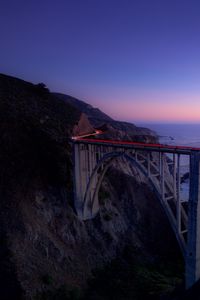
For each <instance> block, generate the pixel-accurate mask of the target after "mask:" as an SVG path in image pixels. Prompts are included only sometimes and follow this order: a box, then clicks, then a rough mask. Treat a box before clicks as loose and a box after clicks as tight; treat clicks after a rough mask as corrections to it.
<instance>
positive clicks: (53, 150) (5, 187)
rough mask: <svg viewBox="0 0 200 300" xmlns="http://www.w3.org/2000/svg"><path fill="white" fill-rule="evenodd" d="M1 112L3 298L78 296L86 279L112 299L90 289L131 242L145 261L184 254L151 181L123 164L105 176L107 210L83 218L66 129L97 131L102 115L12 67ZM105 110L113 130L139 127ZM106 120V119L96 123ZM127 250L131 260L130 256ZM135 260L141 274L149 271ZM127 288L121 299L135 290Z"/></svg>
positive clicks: (1, 83) (0, 86) (2, 88)
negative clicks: (78, 211)
mask: <svg viewBox="0 0 200 300" xmlns="http://www.w3.org/2000/svg"><path fill="white" fill-rule="evenodd" d="M79 108H80V107H79ZM84 113H85V114H86V115H87V112H86V111H84ZM98 113H99V111H98ZM0 114H1V127H0V136H1V148H0V166H1V173H0V186H1V188H0V193H1V195H0V196H1V197H0V199H1V200H0V242H1V244H0V245H1V246H0V262H1V266H2V267H1V269H0V279H1V280H0V293H1V295H2V296H3V297H2V299H11V298H13V299H77V297H78V296H77V294H76V292H77V288H79V289H81V290H86V291H87V292H85V293H86V295H88V296H87V298H86V299H97V298H98V299H112V298H105V297H104V296H101V295H100V294H97V295H96V296H94V294H91V293H90V292H89V291H88V290H87V289H88V285H87V281H88V279H89V278H91V277H92V276H93V277H94V270H95V269H100V268H101V269H102V268H104V267H106V266H107V265H108V263H109V262H111V261H112V260H113V259H115V258H116V257H124V255H125V254H124V253H125V252H124V251H125V249H127V247H128V248H129V249H131V250H129V252H131V253H132V255H133V254H134V255H133V256H134V257H135V260H136V261H146V262H148V263H153V264H155V263H158V262H159V261H162V260H160V258H161V257H164V260H166V259H169V258H170V257H171V256H173V255H175V254H174V253H178V250H177V245H176V242H175V240H174V237H173V234H172V232H171V230H170V228H169V226H168V221H167V219H166V217H165V215H164V213H163V211H162V208H161V207H160V204H159V202H158V200H157V199H156V198H155V196H154V194H153V192H152V191H151V190H150V189H149V187H148V185H147V182H145V181H144V180H138V176H137V174H135V176H134V177H133V176H131V175H130V174H128V173H127V174H125V175H124V174H123V172H122V171H120V170H119V169H116V168H115V167H114V166H113V167H112V168H111V170H110V171H109V173H107V175H106V177H105V178H104V181H103V183H102V187H101V190H100V195H99V199H100V206H101V209H100V213H99V214H98V216H97V217H96V218H95V219H93V220H89V221H80V220H79V219H78V218H77V216H76V213H75V211H74V207H73V197H72V195H73V180H72V178H73V174H72V159H71V154H72V152H71V146H70V144H68V142H67V137H69V136H71V135H72V134H73V131H74V132H75V133H76V134H77V133H81V132H86V131H87V130H89V131H91V130H93V126H94V124H95V121H93V122H92V124H91V123H89V122H88V120H87V118H86V117H85V116H84V115H82V113H81V111H80V110H78V109H77V108H75V107H74V106H72V105H70V104H69V103H66V102H65V101H61V99H60V98H58V97H57V95H55V94H51V93H50V92H49V91H48V90H47V89H46V88H45V87H44V86H42V85H33V84H30V83H27V82H24V81H22V80H19V79H16V78H12V77H9V76H5V75H0ZM91 118H93V117H92V113H91V115H90V116H88V119H91ZM105 118H108V119H107V123H108V127H109V126H110V127H111V128H112V130H113V131H112V134H113V135H112V134H111V135H110V136H111V137H113V136H114V135H115V133H116V135H117V136H116V137H117V138H120V137H123V138H126V139H131V138H132V135H129V132H128V131H129V129H128V128H129V126H130V131H132V128H133V127H132V126H134V125H128V124H126V125H124V123H119V122H114V121H112V120H110V118H109V117H107V116H106V117H105ZM94 119H95V117H94ZM104 121H105V120H104ZM113 122H114V123H113ZM101 124H102V120H98V122H96V124H95V125H101ZM117 126H119V128H118V127H117ZM134 129H135V133H136V132H137V135H138V138H139V139H143V138H144V136H147V134H146V133H147V132H148V139H149V140H150V139H151V138H150V136H151V134H150V132H149V131H148V130H147V131H146V129H144V130H142V131H141V130H140V129H138V128H136V127H135V126H134ZM135 133H134V136H135ZM139 133H141V136H140V134H139ZM154 138H155V137H154V136H153V134H152V139H154ZM146 141H147V139H146ZM134 249H137V251H136V252H137V253H136V252H134V251H135V250H134ZM172 252H173V253H172ZM123 259H124V260H123V261H124V263H123V265H126V264H128V260H127V255H125V257H124V258H123ZM137 266H138V264H137ZM136 269H137V270H136ZM136 269H134V270H135V271H133V273H134V274H138V276H140V275H139V272H138V268H136ZM131 274H132V273H131ZM131 284H132V285H133V286H134V282H132V283H131ZM10 285H11V286H12V288H10ZM100 285H101V284H99V286H100ZM135 286H136V284H135ZM87 293H88V294H87ZM120 293H121V294H120ZM120 293H119V297H118V298H116V299H129V298H128V296H127V297H126V296H123V291H122V292H120ZM131 295H132V296H131V297H132V298H133V294H131ZM56 297H57V298H56ZM81 297H84V295H83V296H80V297H79V298H81ZM95 297H96V298H95ZM120 297H121V298H120ZM132 298H130V299H132ZM135 299H137V298H135ZM138 299H139V298H138Z"/></svg>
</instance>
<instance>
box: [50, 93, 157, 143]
mask: <svg viewBox="0 0 200 300" xmlns="http://www.w3.org/2000/svg"><path fill="white" fill-rule="evenodd" d="M54 95H55V96H56V97H58V98H59V99H61V100H63V101H64V102H65V103H67V104H70V105H72V106H73V107H75V108H77V109H79V110H81V111H82V112H83V113H85V114H86V115H87V117H88V119H89V121H90V123H91V124H92V125H93V126H94V127H97V128H98V127H102V126H103V127H104V128H105V129H106V133H105V134H104V135H102V138H107V139H111V138H112V139H117V140H127V141H128V140H134V141H143V142H155V141H157V136H156V133H155V132H153V131H152V130H150V129H148V128H141V127H137V126H135V125H134V124H131V123H128V122H120V121H116V120H113V119H112V118H110V117H109V116H108V115H106V114H105V113H103V112H102V111H101V110H100V109H98V108H94V107H93V106H92V105H90V104H87V103H85V102H83V101H80V100H78V99H76V98H73V97H71V96H68V95H64V94H59V93H55V94H54ZM105 125H106V126H105Z"/></svg>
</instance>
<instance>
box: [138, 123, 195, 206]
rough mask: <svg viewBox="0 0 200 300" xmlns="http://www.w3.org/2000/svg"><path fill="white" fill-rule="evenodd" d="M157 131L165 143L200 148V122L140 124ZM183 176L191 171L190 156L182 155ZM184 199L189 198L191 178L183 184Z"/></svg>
mask: <svg viewBox="0 0 200 300" xmlns="http://www.w3.org/2000/svg"><path fill="white" fill-rule="evenodd" d="M138 126H142V127H146V128H149V129H152V130H153V131H155V132H156V133H157V135H158V137H159V143H160V144H165V145H178V146H191V147H197V148H200V124H138ZM180 171H181V176H183V175H184V174H185V173H187V172H189V157H188V155H181V157H180ZM180 192H181V198H182V200H188V199H189V179H188V180H185V181H184V182H183V183H182V184H181V191H180Z"/></svg>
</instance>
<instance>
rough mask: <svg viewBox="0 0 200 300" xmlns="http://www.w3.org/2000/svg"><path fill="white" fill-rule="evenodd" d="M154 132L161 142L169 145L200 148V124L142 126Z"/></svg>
mask: <svg viewBox="0 0 200 300" xmlns="http://www.w3.org/2000/svg"><path fill="white" fill-rule="evenodd" d="M138 126H142V127H147V128H150V129H152V130H154V131H155V132H156V133H157V134H158V136H159V142H160V143H163V144H168V145H181V146H191V147H200V124H140V125H138Z"/></svg>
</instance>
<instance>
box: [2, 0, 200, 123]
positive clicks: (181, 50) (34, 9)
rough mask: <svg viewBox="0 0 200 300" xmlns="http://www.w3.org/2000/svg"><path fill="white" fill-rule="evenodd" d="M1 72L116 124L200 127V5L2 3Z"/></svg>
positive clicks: (146, 0)
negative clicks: (71, 99)
mask: <svg viewBox="0 0 200 300" xmlns="http://www.w3.org/2000/svg"><path fill="white" fill-rule="evenodd" d="M0 37H1V44H0V66H1V69H0V72H2V73H6V74H9V75H13V76H17V77H20V78H23V79H25V80H28V81H32V82H35V83H37V82H44V83H46V84H47V86H48V87H49V88H50V90H52V91H60V92H63V93H67V94H71V95H73V96H75V97H78V98H82V99H83V100H85V101H87V102H89V103H91V104H93V105H94V106H98V107H100V108H101V109H103V110H104V111H105V112H107V113H108V114H110V115H111V116H113V117H114V118H118V119H124V120H129V121H130V120H131V121H145V122H154V121H155V122H176V121H177V122H199V123H200V1H198V0H197V1H195V0H188V1H186V0H157V1H155V0H137V1H136V0H70V1H69V0H60V1H59V0H57V1H51V0H40V1H39V0H34V1H28V0H17V1H10V0H1V3H0Z"/></svg>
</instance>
